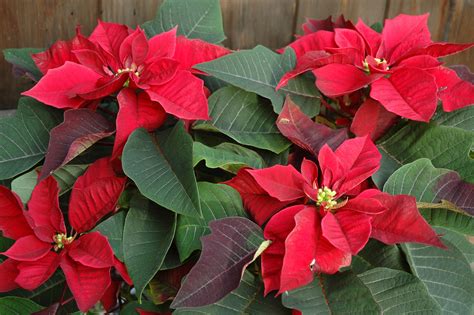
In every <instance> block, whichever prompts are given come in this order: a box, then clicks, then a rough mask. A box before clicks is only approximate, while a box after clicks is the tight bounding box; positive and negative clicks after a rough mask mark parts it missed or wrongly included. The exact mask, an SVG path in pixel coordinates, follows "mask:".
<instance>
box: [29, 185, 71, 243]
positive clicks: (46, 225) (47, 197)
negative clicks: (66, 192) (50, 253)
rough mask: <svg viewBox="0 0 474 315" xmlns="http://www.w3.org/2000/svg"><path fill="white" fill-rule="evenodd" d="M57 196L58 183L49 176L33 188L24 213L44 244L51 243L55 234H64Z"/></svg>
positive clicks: (64, 227) (64, 228)
mask: <svg viewBox="0 0 474 315" xmlns="http://www.w3.org/2000/svg"><path fill="white" fill-rule="evenodd" d="M58 196H59V186H58V183H57V182H56V179H55V178H54V177H53V176H50V177H48V178H46V179H44V180H42V181H41V182H39V184H37V185H36V186H35V188H34V189H33V192H32V193H31V198H30V201H29V202H28V211H27V212H25V217H26V219H27V220H28V223H29V224H30V226H31V227H32V228H33V231H34V233H35V234H36V236H37V237H38V238H39V239H40V240H42V241H43V242H46V243H51V242H52V241H53V236H54V235H56V234H57V233H66V226H65V225H64V218H63V214H62V212H61V209H60V208H59V197H58Z"/></svg>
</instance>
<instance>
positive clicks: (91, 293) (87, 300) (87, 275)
mask: <svg viewBox="0 0 474 315" xmlns="http://www.w3.org/2000/svg"><path fill="white" fill-rule="evenodd" d="M60 266H61V269H62V270H63V272H64V275H65V276H66V281H67V285H68V287H69V289H70V290H71V292H72V294H73V295H74V299H75V301H76V303H77V306H78V307H79V309H80V310H81V311H82V312H87V311H88V310H89V309H90V308H91V307H93V306H94V305H95V304H96V303H97V302H98V301H99V300H100V299H101V298H102V297H103V296H104V293H105V291H106V290H107V288H108V287H109V285H110V267H109V268H100V269H96V268H91V267H86V266H84V265H81V264H80V263H78V262H75V261H74V260H72V259H71V258H69V257H68V256H67V255H64V256H62V259H61V262H60Z"/></svg>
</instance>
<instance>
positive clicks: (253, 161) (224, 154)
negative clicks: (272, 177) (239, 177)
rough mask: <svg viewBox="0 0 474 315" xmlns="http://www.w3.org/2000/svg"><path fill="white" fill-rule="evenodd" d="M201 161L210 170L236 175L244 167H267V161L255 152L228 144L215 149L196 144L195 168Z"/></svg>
mask: <svg viewBox="0 0 474 315" xmlns="http://www.w3.org/2000/svg"><path fill="white" fill-rule="evenodd" d="M201 161H204V163H205V164H206V167H208V168H221V169H224V170H226V171H229V172H231V173H234V174H236V173H237V171H238V170H239V169H241V168H242V167H251V168H263V167H264V165H265V161H264V160H263V159H262V157H261V156H260V155H258V154H257V153H256V152H255V151H252V150H250V149H247V148H245V147H243V146H240V145H237V144H233V143H228V142H224V143H221V144H218V145H216V146H215V147H209V146H207V145H204V144H202V143H200V142H194V144H193V164H194V166H196V165H197V164H198V163H199V162H201Z"/></svg>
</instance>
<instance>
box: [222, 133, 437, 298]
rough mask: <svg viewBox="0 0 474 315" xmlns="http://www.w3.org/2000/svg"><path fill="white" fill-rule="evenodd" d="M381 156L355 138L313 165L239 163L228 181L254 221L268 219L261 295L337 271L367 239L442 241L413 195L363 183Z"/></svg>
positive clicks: (324, 153) (327, 150)
mask: <svg viewBox="0 0 474 315" xmlns="http://www.w3.org/2000/svg"><path fill="white" fill-rule="evenodd" d="M380 158H381V155H380V153H379V152H378V150H377V148H376V146H375V145H374V144H373V142H372V141H371V140H370V139H369V138H368V137H359V138H354V139H350V140H346V141H345V142H344V143H342V144H341V145H340V146H339V147H338V148H337V150H336V151H333V150H332V149H331V148H330V147H329V146H327V145H325V146H324V147H323V148H322V149H321V150H320V152H319V155H318V161H319V169H318V166H317V165H316V164H315V163H314V162H312V161H310V160H307V159H304V160H303V162H302V165H301V172H298V171H297V170H296V169H295V168H294V167H293V166H291V165H288V166H282V165H276V166H273V167H270V168H265V169H254V170H252V169H243V170H241V171H239V173H238V174H237V176H236V177H235V178H234V179H232V180H230V181H228V182H227V184H229V185H230V186H232V187H234V188H235V189H237V190H238V191H239V193H240V194H241V196H242V198H243V201H244V204H245V206H246V208H247V209H248V210H249V212H250V214H251V215H252V216H253V217H254V218H255V220H256V221H257V222H258V223H260V224H263V223H264V222H266V221H267V220H268V219H269V220H268V223H267V224H266V226H265V230H264V236H265V238H266V239H269V240H271V241H272V244H271V245H270V246H269V247H268V249H267V250H266V251H264V252H263V254H262V274H263V280H264V283H265V292H266V293H268V292H270V291H272V290H278V292H279V293H281V292H284V291H287V290H292V289H295V288H298V287H301V286H304V285H306V284H308V283H310V282H311V281H312V280H313V274H314V273H327V274H333V273H336V272H337V271H338V270H339V269H340V268H341V267H344V266H348V265H350V263H351V257H352V255H356V254H357V253H358V252H359V251H360V250H361V249H362V248H363V247H364V246H365V244H366V243H367V242H368V240H369V238H374V239H377V240H380V241H382V242H384V243H386V244H395V243H400V242H418V243H423V244H428V245H433V246H438V247H444V245H443V244H442V243H441V241H440V240H439V238H438V236H437V235H436V233H435V232H434V231H433V230H432V228H431V227H430V225H429V224H428V223H427V222H426V221H425V220H424V219H423V217H422V216H421V215H420V214H419V212H418V209H417V207H416V200H415V198H414V197H411V196H408V195H397V196H392V195H389V194H386V193H383V192H380V191H379V190H376V189H366V188H367V185H366V180H367V179H368V178H369V177H370V176H371V175H372V174H374V173H375V172H376V171H377V170H378V168H379V166H380ZM282 208H283V210H280V209H282ZM275 213H276V214H275Z"/></svg>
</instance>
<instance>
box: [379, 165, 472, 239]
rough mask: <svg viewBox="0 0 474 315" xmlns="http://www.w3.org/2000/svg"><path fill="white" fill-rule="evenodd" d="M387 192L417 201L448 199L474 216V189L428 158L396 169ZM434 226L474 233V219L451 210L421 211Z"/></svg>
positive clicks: (453, 173) (386, 186)
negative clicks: (410, 197)
mask: <svg viewBox="0 0 474 315" xmlns="http://www.w3.org/2000/svg"><path fill="white" fill-rule="evenodd" d="M384 192H387V193H389V194H392V195H397V194H407V195H412V196H415V197H416V200H417V201H418V202H427V203H439V202H441V200H448V201H450V202H452V203H453V204H455V205H457V206H458V207H459V208H462V209H464V210H465V211H467V212H468V213H470V214H471V215H472V214H473V213H474V206H473V205H472V202H473V200H474V186H473V185H472V184H470V183H466V182H464V181H462V180H460V179H459V175H458V174H457V173H456V172H454V171H450V170H447V169H442V168H435V167H434V166H433V164H432V163H431V161H430V160H429V159H425V158H422V159H418V160H416V161H414V162H412V163H409V164H406V165H404V166H402V167H400V168H399V169H398V170H396V171H395V172H394V173H393V174H392V175H391V176H390V177H389V179H388V180H387V181H386V182H385V185H384ZM420 212H421V214H422V215H423V216H424V217H425V218H426V219H427V220H428V222H430V224H431V225H435V226H442V227H445V228H448V229H453V230H455V231H458V232H461V233H472V232H473V230H472V228H473V225H474V219H473V218H472V217H471V216H468V215H466V214H463V213H460V212H454V211H452V210H449V209H420Z"/></svg>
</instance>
